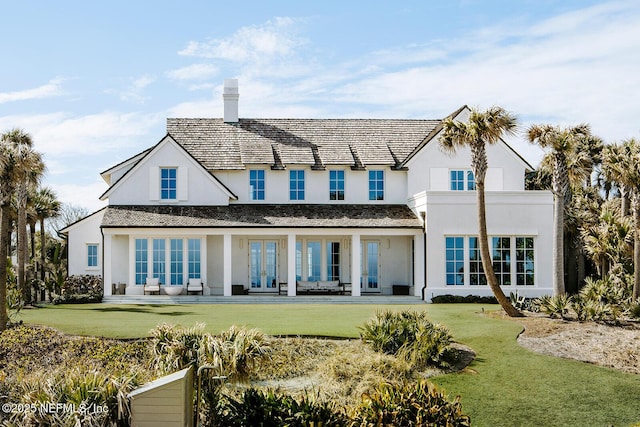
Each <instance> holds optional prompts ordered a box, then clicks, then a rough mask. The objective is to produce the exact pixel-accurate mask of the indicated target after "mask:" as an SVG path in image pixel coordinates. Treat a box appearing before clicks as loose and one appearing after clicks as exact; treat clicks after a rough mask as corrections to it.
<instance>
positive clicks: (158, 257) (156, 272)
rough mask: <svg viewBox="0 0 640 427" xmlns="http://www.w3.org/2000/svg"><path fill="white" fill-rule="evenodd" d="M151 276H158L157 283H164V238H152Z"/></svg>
mask: <svg viewBox="0 0 640 427" xmlns="http://www.w3.org/2000/svg"><path fill="white" fill-rule="evenodd" d="M152 244H153V277H157V278H158V283H160V284H161V285H164V284H165V283H167V282H166V279H165V277H164V274H165V263H166V259H165V240H164V239H153V243H152Z"/></svg>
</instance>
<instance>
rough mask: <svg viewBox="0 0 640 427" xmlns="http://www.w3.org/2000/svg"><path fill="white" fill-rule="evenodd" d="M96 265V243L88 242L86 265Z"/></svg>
mask: <svg viewBox="0 0 640 427" xmlns="http://www.w3.org/2000/svg"><path fill="white" fill-rule="evenodd" d="M97 266H98V245H97V244H95V243H90V244H88V245H87V267H97Z"/></svg>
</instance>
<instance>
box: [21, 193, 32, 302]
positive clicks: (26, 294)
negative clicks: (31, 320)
mask: <svg viewBox="0 0 640 427" xmlns="http://www.w3.org/2000/svg"><path fill="white" fill-rule="evenodd" d="M25 200H26V198H25ZM26 264H27V209H26V206H22V205H21V204H19V206H18V289H20V290H21V291H22V299H23V301H24V303H25V304H29V303H31V287H30V286H29V285H28V284H27V281H26V277H25V266H26Z"/></svg>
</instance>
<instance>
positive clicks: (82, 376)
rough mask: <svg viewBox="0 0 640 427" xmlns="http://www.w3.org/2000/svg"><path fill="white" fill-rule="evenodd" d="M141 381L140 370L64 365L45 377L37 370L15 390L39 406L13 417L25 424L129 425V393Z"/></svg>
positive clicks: (21, 399) (22, 400)
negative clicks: (120, 371) (111, 371)
mask: <svg viewBox="0 0 640 427" xmlns="http://www.w3.org/2000/svg"><path fill="white" fill-rule="evenodd" d="M139 384H140V380H139V377H138V375H137V374H129V375H124V376H119V377H114V376H112V375H111V374H107V373H103V372H99V371H95V370H94V371H88V372H87V371H82V370H80V369H78V368H69V369H64V368H62V369H60V370H58V371H56V372H54V373H53V374H51V375H49V376H48V377H46V378H45V379H44V380H43V378H42V376H41V375H39V374H34V375H31V376H29V377H27V378H24V379H23V380H22V381H20V382H19V383H18V384H17V390H14V394H15V396H17V399H19V400H18V401H19V402H20V403H22V404H24V405H28V407H30V408H35V409H37V410H32V411H21V412H15V413H13V414H12V415H11V418H10V421H11V422H14V423H16V424H17V425H25V426H31V425H52V426H53V425H56V426H57V425H63V426H66V425H82V426H104V425H128V420H129V415H130V413H129V403H128V399H127V394H128V393H129V392H130V391H132V390H133V389H134V388H135V387H137V386H138V385H139ZM52 404H53V405H54V406H50V405H52ZM57 405H64V406H57Z"/></svg>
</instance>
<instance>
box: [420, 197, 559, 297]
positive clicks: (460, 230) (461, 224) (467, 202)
mask: <svg viewBox="0 0 640 427" xmlns="http://www.w3.org/2000/svg"><path fill="white" fill-rule="evenodd" d="M461 193H462V192H460V193H454V192H450V193H438V192H428V193H427V194H426V202H427V207H426V212H427V259H428V269H427V300H428V299H429V298H431V296H432V294H435V295H439V294H447V293H448V294H458V295H468V294H474V295H479V294H482V295H492V294H491V290H490V289H489V288H488V287H487V286H469V285H467V284H465V285H464V286H451V285H450V286H447V285H446V284H445V283H446V281H445V237H446V236H465V237H468V236H477V235H478V226H477V208H476V198H475V197H476V195H475V192H470V193H466V194H461ZM486 206H487V231H488V234H489V236H525V237H534V242H535V255H534V256H535V277H536V278H535V282H536V286H516V285H515V284H514V285H511V286H505V287H503V290H504V292H505V293H506V294H507V295H508V294H509V292H511V291H516V290H517V291H518V292H519V294H520V295H528V296H539V295H544V294H551V293H552V292H553V289H552V277H551V276H552V270H553V269H552V259H551V245H552V232H551V231H552V225H553V198H552V196H551V193H549V192H547V191H527V192H504V193H487V194H486ZM465 244H466V242H465ZM467 250H468V248H465V252H466V251H467ZM466 255H467V254H465V256H466ZM511 268H512V270H515V260H514V259H512V260H511Z"/></svg>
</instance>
